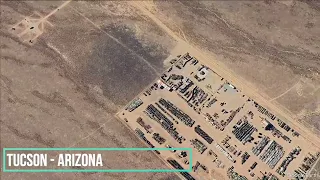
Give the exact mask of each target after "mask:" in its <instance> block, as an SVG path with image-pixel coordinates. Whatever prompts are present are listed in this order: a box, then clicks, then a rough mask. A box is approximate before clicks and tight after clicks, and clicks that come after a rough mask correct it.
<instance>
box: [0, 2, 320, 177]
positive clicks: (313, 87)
mask: <svg viewBox="0 0 320 180" xmlns="http://www.w3.org/2000/svg"><path fill="white" fill-rule="evenodd" d="M63 3H64V2H62V1H25V2H23V1H1V8H0V9H1V27H0V28H1V31H0V33H1V34H0V47H1V113H0V115H1V121H0V125H1V133H0V135H1V147H2V148H3V147H144V145H143V144H142V143H141V142H140V141H139V140H138V138H137V137H135V136H133V134H132V132H131V131H130V130H129V129H127V128H126V127H125V126H123V125H122V124H121V122H119V121H118V120H117V119H116V118H115V117H114V115H115V114H116V113H117V112H118V111H119V110H120V108H121V107H123V106H124V105H125V104H127V103H128V101H130V100H131V99H133V97H135V96H136V95H137V94H138V93H140V92H141V91H142V90H143V89H144V88H145V87H146V86H147V85H148V84H150V83H151V82H152V81H153V80H155V78H157V76H158V75H159V74H161V72H162V71H163V70H164V69H165V64H164V62H165V61H164V60H165V59H167V58H170V55H171V54H172V53H176V51H177V52H181V53H185V51H188V50H189V49H197V51H198V52H199V53H196V54H194V55H195V56H198V55H199V56H203V57H205V58H203V59H205V60H206V61H212V62H214V63H216V64H218V65H219V66H220V67H223V68H221V69H222V71H223V72H226V74H227V75H229V76H230V77H233V76H236V77H237V79H238V80H239V82H245V83H244V84H243V86H244V87H242V88H243V89H244V90H245V91H246V92H247V91H250V92H252V93H251V94H257V95H259V96H261V98H260V99H263V100H264V101H265V103H268V104H270V107H271V106H272V107H278V110H277V111H279V112H280V111H281V112H282V113H283V115H284V117H286V118H287V119H290V120H292V121H294V122H300V123H302V124H304V126H306V127H307V128H306V129H308V130H310V131H311V130H312V133H314V134H318V135H319V134H320V133H319V130H320V118H319V117H320V75H319V73H320V53H319V52H320V47H319V45H320V24H319V20H320V5H319V3H318V2H317V1H308V3H306V2H301V1H279V2H276V1H273V0H265V1H254V2H253V1H199V2H194V1H141V2H139V1H128V2H126V1H101V2H98V1H97V2H96V1H94V2H93V1H88V2H69V3H66V4H65V6H63V7H61V8H58V7H59V6H60V5H61V4H63ZM54 10H55V11H54ZM35 12H37V13H35ZM50 12H53V13H52V14H51V15H50V17H48V18H47V19H46V20H47V21H48V22H49V23H48V22H46V21H43V22H41V27H42V25H43V26H44V28H43V29H42V30H41V31H42V33H40V34H39V37H37V38H36V39H34V40H33V41H32V43H28V41H29V39H28V38H27V37H24V36H22V35H21V34H20V35H19V33H17V30H16V29H13V27H15V25H16V24H17V23H19V22H20V21H22V20H24V19H25V18H26V17H28V16H32V15H34V14H37V16H38V17H37V18H39V19H41V17H40V16H39V15H38V14H40V15H41V16H43V17H44V16H46V15H47V14H49V13H50ZM32 17H33V16H32ZM17 28H18V27H17ZM32 29H34V28H32ZM32 29H30V30H28V33H29V32H30V34H31V35H33V34H32V33H33V32H32ZM35 30H37V32H39V31H38V28H37V27H36V28H35ZM20 33H21V32H20ZM23 40H26V41H25V42H22V41H23ZM200 52H201V53H200ZM238 84H239V83H238ZM239 88H241V87H239ZM249 94H250V93H249ZM301 127H302V125H301ZM110 157H112V158H113V159H114V161H115V162H121V163H122V164H123V167H124V168H145V167H146V166H148V167H149V166H151V164H152V166H154V164H158V166H159V167H162V168H166V165H165V164H164V163H162V162H161V160H160V159H158V158H157V157H156V156H155V155H154V154H152V153H145V154H135V153H127V154H124V155H123V157H113V156H112V154H110ZM137 157H139V158H137ZM128 159H130V160H128ZM148 164H149V165H148ZM318 164H319V163H318ZM106 178H111V179H175V178H178V177H177V176H176V175H175V174H167V173H140V174H139V173H126V174H125V173H121V174H109V173H104V174H102V173H92V174H90V173H89V174H85V173H61V174H50V173H47V174H39V173H35V174H20V173H10V174H9V173H1V179H106Z"/></svg>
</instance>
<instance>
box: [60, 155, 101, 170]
mask: <svg viewBox="0 0 320 180" xmlns="http://www.w3.org/2000/svg"><path fill="white" fill-rule="evenodd" d="M58 166H77V167H81V166H84V167H86V166H103V163H102V156H101V154H97V155H96V154H59V159H58Z"/></svg>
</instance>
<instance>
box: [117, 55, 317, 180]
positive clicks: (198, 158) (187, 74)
mask: <svg viewBox="0 0 320 180" xmlns="http://www.w3.org/2000/svg"><path fill="white" fill-rule="evenodd" d="M170 63H171V64H172V66H171V67H170V68H169V69H168V70H167V71H165V72H164V74H162V75H161V77H160V79H158V80H156V81H155V82H154V83H152V84H151V85H150V86H148V88H147V89H146V90H144V91H143V92H142V93H141V94H139V96H137V97H136V98H135V99H134V100H132V101H131V102H130V103H129V105H127V106H126V107H125V108H124V109H123V110H121V111H120V112H119V113H118V114H117V116H118V117H119V118H120V119H121V120H123V121H124V123H126V124H127V125H128V126H129V127H130V128H131V129H132V130H134V131H135V133H136V134H137V136H139V137H140V139H141V140H143V141H144V142H145V143H146V144H148V145H149V146H150V147H162V148H164V147H166V148H171V147H175V148H187V147H188V148H193V155H192V163H193V164H192V170H193V171H191V172H189V173H181V175H182V176H184V178H185V179H190V180H191V179H199V178H200V177H202V178H203V179H212V178H216V179H295V177H297V178H298V177H300V178H301V177H305V175H306V174H307V173H308V172H309V171H310V170H311V167H312V166H313V164H314V163H315V162H316V160H317V159H318V157H319V156H320V153H319V149H318V148H317V147H315V146H313V145H312V144H311V142H309V141H308V140H307V139H305V138H304V137H303V134H301V135H300V133H299V132H297V131H295V129H293V128H292V127H290V126H288V125H287V124H286V123H285V120H282V119H280V118H279V117H277V116H276V115H275V114H272V112H269V111H268V110H267V109H266V108H264V107H263V106H261V105H259V102H255V101H254V99H251V98H250V97H247V96H246V95H245V94H244V93H243V92H241V91H240V90H238V89H237V88H236V87H235V86H233V85H232V84H230V83H229V82H228V80H227V79H224V78H223V77H221V76H220V75H218V74H216V73H215V72H214V71H213V70H211V69H210V68H209V67H207V66H205V65H204V64H201V62H199V61H198V60H197V59H196V57H192V56H190V55H189V54H188V53H186V54H185V55H183V56H179V57H178V58H177V59H174V60H172V61H171V62H170ZM156 153H157V154H158V155H159V156H160V157H162V159H164V160H165V161H166V162H167V163H168V165H169V166H171V167H172V168H176V169H180V168H184V169H188V167H189V166H190V165H189V163H190V162H189V159H190V157H189V154H188V152H185V151H182V152H181V151H161V152H159V151H157V152H156Z"/></svg>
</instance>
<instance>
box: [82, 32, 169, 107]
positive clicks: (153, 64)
mask: <svg viewBox="0 0 320 180" xmlns="http://www.w3.org/2000/svg"><path fill="white" fill-rule="evenodd" d="M105 29H106V31H107V32H108V33H110V34H111V35H112V36H113V37H115V38H116V39H117V40H118V41H119V42H120V43H121V44H120V43H119V42H117V41H116V40H114V39H112V38H110V36H108V35H107V34H101V36H100V37H99V38H97V41H96V42H95V45H94V46H93V49H92V53H91V55H90V56H89V57H88V61H87V62H88V63H87V65H86V67H85V69H84V70H83V71H82V76H83V77H84V78H85V80H86V82H87V83H91V84H94V83H95V84H97V85H99V86H101V87H102V89H103V94H104V95H105V96H107V97H108V98H109V99H110V100H111V101H113V102H114V103H116V104H121V105H124V104H126V103H127V102H128V101H129V100H131V99H132V98H133V97H134V96H136V95H137V94H138V93H139V92H140V91H141V90H142V89H143V88H144V87H145V86H147V85H148V84H150V83H151V82H152V81H153V80H154V79H155V78H156V77H157V73H159V72H161V71H162V70H163V65H162V64H163V60H164V59H165V58H166V56H167V55H166V52H165V51H162V52H158V53H153V50H152V49H159V48H158V47H156V46H157V45H147V46H146V45H142V43H141V42H140V40H138V39H136V38H135V36H134V34H133V32H132V31H131V30H130V29H128V28H127V27H124V26H120V27H115V26H112V27H107V28H105ZM128 47H129V48H128Z"/></svg>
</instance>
